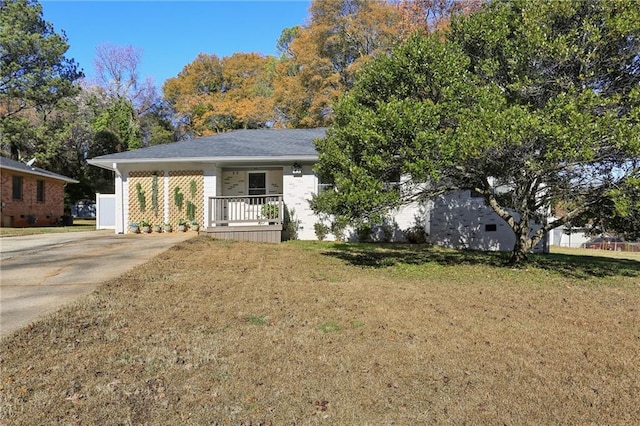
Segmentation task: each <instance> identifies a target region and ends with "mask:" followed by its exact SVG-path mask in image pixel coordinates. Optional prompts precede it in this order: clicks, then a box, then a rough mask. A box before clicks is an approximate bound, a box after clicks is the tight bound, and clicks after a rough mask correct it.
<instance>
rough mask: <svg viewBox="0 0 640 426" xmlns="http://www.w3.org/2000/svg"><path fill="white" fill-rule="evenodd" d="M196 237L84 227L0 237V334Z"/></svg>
mask: <svg viewBox="0 0 640 426" xmlns="http://www.w3.org/2000/svg"><path fill="white" fill-rule="evenodd" d="M195 236H196V233H195V232H179V233H177V232H173V233H170V234H164V233H163V234H154V233H151V234H139V235H133V234H126V235H116V234H114V232H113V231H87V232H68V233H60V234H40V235H29V236H22V237H3V238H0V336H3V337H4V336H7V335H8V334H10V333H12V332H13V331H15V330H17V329H19V328H21V327H24V326H26V325H28V324H29V323H31V322H33V321H34V320H36V319H37V318H38V317H40V316H42V315H45V314H48V313H51V312H53V311H56V310H57V309H59V308H60V307H62V306H63V305H65V304H67V303H69V302H72V301H74V300H75V299H77V298H79V297H81V296H83V295H86V294H88V293H90V292H91V291H92V290H93V289H94V288H96V286H97V285H98V284H100V283H102V282H104V281H107V280H110V279H112V278H116V277H118V276H120V275H121V274H123V273H125V272H126V271H128V270H130V269H132V268H133V267H135V266H137V265H140V264H142V263H144V262H145V261H147V260H149V259H151V258H152V257H154V256H156V255H158V254H160V253H162V252H163V251H165V250H167V249H168V248H170V247H171V246H173V245H175V244H178V243H180V242H182V241H185V240H187V239H189V238H192V237H195Z"/></svg>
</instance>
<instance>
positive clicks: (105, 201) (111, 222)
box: [96, 194, 116, 229]
mask: <svg viewBox="0 0 640 426" xmlns="http://www.w3.org/2000/svg"><path fill="white" fill-rule="evenodd" d="M96 229H116V194H96Z"/></svg>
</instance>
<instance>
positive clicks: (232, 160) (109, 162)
mask: <svg viewBox="0 0 640 426" xmlns="http://www.w3.org/2000/svg"><path fill="white" fill-rule="evenodd" d="M292 161H300V162H316V161H318V155H317V154H313V155H309V154H307V155H283V156H277V155H273V156H255V157H247V156H233V157H167V158H122V159H115V158H111V159H109V158H104V159H101V158H99V157H97V158H93V159H89V160H87V162H88V163H89V164H91V165H92V166H98V167H102V168H105V169H108V170H114V167H117V166H118V165H121V164H122V165H125V164H158V163H212V164H241V163H274V162H275V163H284V162H292Z"/></svg>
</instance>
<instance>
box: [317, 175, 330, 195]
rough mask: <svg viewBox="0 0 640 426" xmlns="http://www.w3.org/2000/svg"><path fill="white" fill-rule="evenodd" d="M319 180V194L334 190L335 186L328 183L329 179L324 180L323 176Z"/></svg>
mask: <svg viewBox="0 0 640 426" xmlns="http://www.w3.org/2000/svg"><path fill="white" fill-rule="evenodd" d="M317 178H318V192H317V193H318V194H320V193H322V192H324V191H329V190H331V189H333V184H332V183H328V182H329V179H326V178H323V177H322V176H317Z"/></svg>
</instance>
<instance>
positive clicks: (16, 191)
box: [13, 176, 22, 200]
mask: <svg viewBox="0 0 640 426" xmlns="http://www.w3.org/2000/svg"><path fill="white" fill-rule="evenodd" d="M13 199H14V200H22V176H14V177H13Z"/></svg>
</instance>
